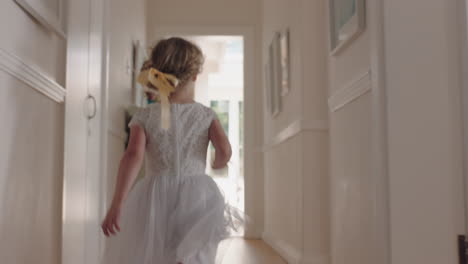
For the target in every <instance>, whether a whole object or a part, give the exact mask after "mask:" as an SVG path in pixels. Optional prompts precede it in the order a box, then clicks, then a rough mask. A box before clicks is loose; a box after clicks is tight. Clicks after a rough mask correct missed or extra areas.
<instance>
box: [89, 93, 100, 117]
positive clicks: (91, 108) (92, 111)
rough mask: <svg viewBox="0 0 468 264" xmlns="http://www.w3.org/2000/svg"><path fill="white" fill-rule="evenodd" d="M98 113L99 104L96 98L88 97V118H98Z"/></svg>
mask: <svg viewBox="0 0 468 264" xmlns="http://www.w3.org/2000/svg"><path fill="white" fill-rule="evenodd" d="M96 112H97V103H96V98H94V96H92V95H90V94H89V95H88V96H87V97H86V117H87V118H88V119H93V118H94V117H95V116H96Z"/></svg>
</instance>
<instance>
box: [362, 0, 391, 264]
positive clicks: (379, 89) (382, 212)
mask: <svg viewBox="0 0 468 264" xmlns="http://www.w3.org/2000/svg"><path fill="white" fill-rule="evenodd" d="M367 8H368V9H369V18H368V19H369V23H368V30H369V32H370V33H369V34H370V54H371V61H370V63H371V72H372V78H370V79H371V80H370V86H371V87H372V93H371V109H372V110H371V122H372V124H373V125H372V128H371V164H370V165H371V173H372V175H373V176H372V183H371V184H372V192H373V200H374V203H373V208H372V211H373V221H372V226H370V228H371V229H372V234H373V241H371V243H372V248H370V249H369V250H370V251H372V252H374V253H373V254H372V255H373V256H374V257H375V259H374V262H378V263H381V264H389V263H392V260H391V241H390V236H391V235H390V228H391V227H390V196H389V189H390V185H389V179H388V151H389V150H388V135H387V133H388V124H387V122H388V119H387V92H386V90H387V87H386V86H387V82H386V70H385V59H386V58H385V36H384V15H383V14H384V0H373V1H369V2H368V6H367Z"/></svg>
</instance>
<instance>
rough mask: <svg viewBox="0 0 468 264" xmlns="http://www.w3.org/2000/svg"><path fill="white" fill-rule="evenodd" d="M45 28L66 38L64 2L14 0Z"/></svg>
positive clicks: (57, 0) (53, 0)
mask: <svg viewBox="0 0 468 264" xmlns="http://www.w3.org/2000/svg"><path fill="white" fill-rule="evenodd" d="M14 1H15V2H16V3H17V4H18V5H19V6H21V7H22V8H23V9H24V10H25V11H26V12H27V13H29V14H30V15H31V16H32V17H34V18H35V19H36V20H37V21H38V22H39V23H40V24H41V25H43V26H44V27H45V28H47V29H49V30H51V31H53V32H55V33H57V34H58V35H59V36H61V37H63V38H66V32H65V14H64V13H65V10H66V9H65V5H66V3H65V0H14Z"/></svg>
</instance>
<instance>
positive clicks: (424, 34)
mask: <svg viewBox="0 0 468 264" xmlns="http://www.w3.org/2000/svg"><path fill="white" fill-rule="evenodd" d="M456 5H457V1H438V0H428V1H424V5H421V2H420V1H414V0H393V1H385V39H386V42H385V52H386V54H385V55H386V61H387V63H386V68H387V80H388V83H387V94H388V122H389V124H388V125H389V131H388V136H389V177H390V209H391V219H390V220H391V246H392V262H393V263H398V264H406V263H428V264H432V263H434V264H435V263H458V260H457V251H456V235H457V234H461V233H463V231H464V228H463V220H464V217H463V205H462V197H461V194H462V186H463V182H462V155H461V146H462V140H461V117H460V112H461V110H460V102H459V98H460V89H459V86H460V83H459V80H460V74H459V70H460V69H459V65H460V64H459V58H461V56H460V53H459V45H460V41H461V40H460V39H458V37H457V36H458V35H459V34H461V32H462V31H461V30H462V29H461V28H460V24H459V23H458V21H457V6H456Z"/></svg>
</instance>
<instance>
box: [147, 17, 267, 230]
mask: <svg viewBox="0 0 468 264" xmlns="http://www.w3.org/2000/svg"><path fill="white" fill-rule="evenodd" d="M151 33H153V34H148V43H150V44H153V43H154V42H155V41H157V40H158V39H162V38H164V37H166V36H168V35H193V36H213V35H215V36H234V35H235V36H242V37H244V168H245V169H244V180H245V213H246V214H247V215H248V216H249V219H250V220H252V221H250V222H249V225H248V226H247V227H246V230H245V237H247V238H260V237H261V234H262V232H263V195H261V196H259V194H260V193H263V191H262V192H259V190H260V189H261V190H263V182H262V181H260V180H259V179H258V178H259V177H258V175H257V174H258V172H259V171H261V170H259V168H257V166H258V164H260V162H259V161H261V160H263V157H262V156H261V155H263V153H262V152H261V144H260V143H259V142H263V141H261V140H260V141H259V140H256V139H257V138H258V135H257V133H261V132H262V131H260V132H258V131H256V130H255V127H256V125H255V122H256V120H255V113H256V112H257V111H262V104H261V103H259V102H261V101H262V98H257V97H259V96H258V95H257V94H258V93H256V91H255V84H256V81H257V80H256V77H255V72H256V64H255V58H256V56H255V54H256V47H257V45H256V41H257V40H256V38H255V29H254V27H249V26H245V27H242V26H239V27H236V26H203V25H190V26H181V25H175V26H171V25H162V26H161V25H158V27H157V28H155V30H154V31H153V32H151ZM260 94H261V93H260ZM256 175H257V177H255V176H256Z"/></svg>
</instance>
